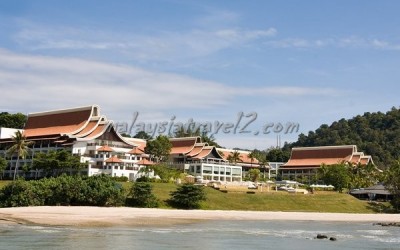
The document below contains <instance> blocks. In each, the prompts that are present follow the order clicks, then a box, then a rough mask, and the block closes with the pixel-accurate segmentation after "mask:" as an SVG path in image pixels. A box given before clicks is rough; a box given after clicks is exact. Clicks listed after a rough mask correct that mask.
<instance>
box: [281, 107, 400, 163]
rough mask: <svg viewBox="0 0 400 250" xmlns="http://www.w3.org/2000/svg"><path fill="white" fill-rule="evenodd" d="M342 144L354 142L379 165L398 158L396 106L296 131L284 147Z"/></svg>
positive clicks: (398, 111)
mask: <svg viewBox="0 0 400 250" xmlns="http://www.w3.org/2000/svg"><path fill="white" fill-rule="evenodd" d="M345 144H346V145H357V147H358V150H359V151H363V152H364V154H368V155H372V157H373V160H374V162H375V164H376V165H378V166H379V167H381V168H386V167H388V166H389V165H390V164H391V163H392V162H393V161H395V160H400V109H398V108H395V107H393V108H392V109H391V110H390V111H388V112H387V113H386V114H385V113H382V112H377V113H369V112H367V113H364V115H358V116H356V117H353V118H352V119H348V120H346V119H341V120H339V121H336V122H333V123H332V124H331V125H330V126H328V125H326V124H323V125H321V126H320V127H319V128H318V129H317V130H315V131H310V132H309V133H308V135H304V134H300V135H299V138H298V141H297V142H294V143H290V144H286V145H285V148H284V149H286V150H289V149H290V148H292V147H310V146H331V145H345Z"/></svg>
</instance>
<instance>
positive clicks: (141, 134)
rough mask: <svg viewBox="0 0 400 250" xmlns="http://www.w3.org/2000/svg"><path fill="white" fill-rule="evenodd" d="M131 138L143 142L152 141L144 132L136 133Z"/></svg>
mask: <svg viewBox="0 0 400 250" xmlns="http://www.w3.org/2000/svg"><path fill="white" fill-rule="evenodd" d="M133 138H138V139H144V140H151V139H152V137H151V136H150V135H149V134H147V133H146V132H144V131H139V132H137V133H136V135H134V136H133Z"/></svg>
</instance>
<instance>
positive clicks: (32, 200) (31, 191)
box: [0, 179, 46, 207]
mask: <svg viewBox="0 0 400 250" xmlns="http://www.w3.org/2000/svg"><path fill="white" fill-rule="evenodd" d="M40 186H41V185H38V184H37V183H29V182H27V181H25V180H23V179H18V180H16V181H14V182H11V183H9V184H7V185H6V186H5V187H3V189H2V190H1V192H0V206H1V207H23V206H43V205H45V196H46V195H45V194H44V193H45V192H46V190H43V189H42V188H41V187H40Z"/></svg>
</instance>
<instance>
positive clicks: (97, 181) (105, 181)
mask: <svg viewBox="0 0 400 250" xmlns="http://www.w3.org/2000/svg"><path fill="white" fill-rule="evenodd" d="M124 200H125V197H124V192H123V189H122V186H121V185H120V184H118V183H116V182H115V181H114V180H112V178H111V177H110V176H108V175H96V176H91V177H89V178H87V179H86V180H85V181H84V182H83V185H82V189H81V196H80V197H79V199H78V203H79V204H81V205H86V206H119V205H122V204H123V203H124Z"/></svg>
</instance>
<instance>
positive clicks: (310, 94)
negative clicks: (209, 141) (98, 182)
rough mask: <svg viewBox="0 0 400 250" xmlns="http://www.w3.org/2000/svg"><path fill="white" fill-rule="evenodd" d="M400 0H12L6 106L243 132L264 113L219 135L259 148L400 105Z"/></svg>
mask: <svg viewBox="0 0 400 250" xmlns="http://www.w3.org/2000/svg"><path fill="white" fill-rule="evenodd" d="M294 6H296V7H294ZM399 7H400V3H399V2H398V1H385V2H379V3H378V2H373V1H361V0H357V1H356V0H351V1H338V2H334V3H333V2H332V3H329V2H324V3H322V2H318V1H310V2H304V3H302V4H301V5H300V6H299V5H298V3H297V4H296V2H294V1H286V2H285V3H282V2H265V1H254V2H251V3H243V2H239V1H238V2H236V1H234V2H232V1H221V2H214V1H202V2H201V3H198V2H195V1H179V0H151V1H146V2H140V1H118V2H116V3H110V2H108V1H85V2H82V1H78V0H73V1H68V2H57V3H55V2H53V1H49V0H42V1H35V2H26V1H15V0H13V1H11V0H5V1H2V2H1V3H0V20H1V23H2V24H1V27H2V29H0V34H1V37H2V38H1V39H0V76H1V77H0V88H1V89H2V93H3V98H2V101H1V102H0V110H1V112H9V113H16V112H21V113H24V114H27V113H33V112H43V111H48V110H55V109H64V108H72V107H78V106H85V105H90V104H98V105H99V106H100V108H101V109H102V113H103V114H105V115H106V116H107V118H109V119H110V120H114V121H115V122H117V123H124V122H125V123H130V122H131V121H132V119H133V115H134V114H135V112H137V113H138V114H139V115H138V117H137V118H138V119H137V122H143V123H146V124H154V123H158V122H164V121H171V120H172V117H175V118H174V119H173V120H174V121H175V122H182V123H184V122H187V121H188V120H190V119H191V118H192V119H193V121H195V122H210V123H211V124H213V125H214V126H215V124H216V123H215V122H216V121H217V122H219V124H218V125H220V123H224V124H225V125H227V124H228V123H229V124H230V123H232V124H234V128H237V129H239V130H240V128H243V126H244V125H245V122H249V121H250V120H251V119H253V118H254V114H255V119H254V121H253V122H251V123H250V124H249V126H248V128H249V129H250V133H242V134H239V133H218V134H216V135H215V139H216V141H217V142H218V143H219V144H220V145H221V146H224V147H227V148H235V147H239V146H240V147H241V148H246V149H250V150H251V149H254V148H257V149H260V150H264V149H267V148H269V147H271V146H275V145H276V137H277V135H280V136H281V140H282V142H285V141H287V142H293V141H296V140H297V136H298V135H299V134H300V133H304V134H306V135H307V134H308V132H309V131H314V130H316V129H317V128H318V127H319V126H320V125H322V124H328V125H330V124H331V123H332V122H334V121H337V120H340V119H342V118H344V119H350V118H352V117H355V116H357V115H363V114H364V113H365V112H371V113H372V112H383V113H386V112H387V111H389V110H390V109H391V108H392V107H399V104H398V97H397V93H398V91H396V89H397V88H396V87H397V86H396V82H397V81H398V80H399V79H400V72H399V71H398V70H397V66H398V65H399V62H400V57H399V56H398V53H400V31H398V29H397V24H398V23H400V16H398V14H397V12H396V10H398V9H399ZM355 13H356V15H355ZM4 97H5V98H4ZM240 114H242V120H241V121H242V123H241V124H240V126H235V125H236V124H237V123H235V122H236V121H237V120H238V117H239V116H240ZM271 123H273V124H274V125H277V124H279V123H280V124H282V125H283V126H284V125H285V124H289V123H293V124H296V123H297V124H299V130H298V133H289V134H285V133H284V132H282V131H284V129H283V130H281V131H280V132H278V133H275V132H274V128H275V127H274V126H272V127H269V129H270V130H269V131H270V133H268V134H264V133H262V130H263V128H264V127H266V126H269V125H270V124H271ZM229 126H230V125H229ZM229 126H228V127H229ZM277 130H279V129H277ZM271 131H272V132H271Z"/></svg>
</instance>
